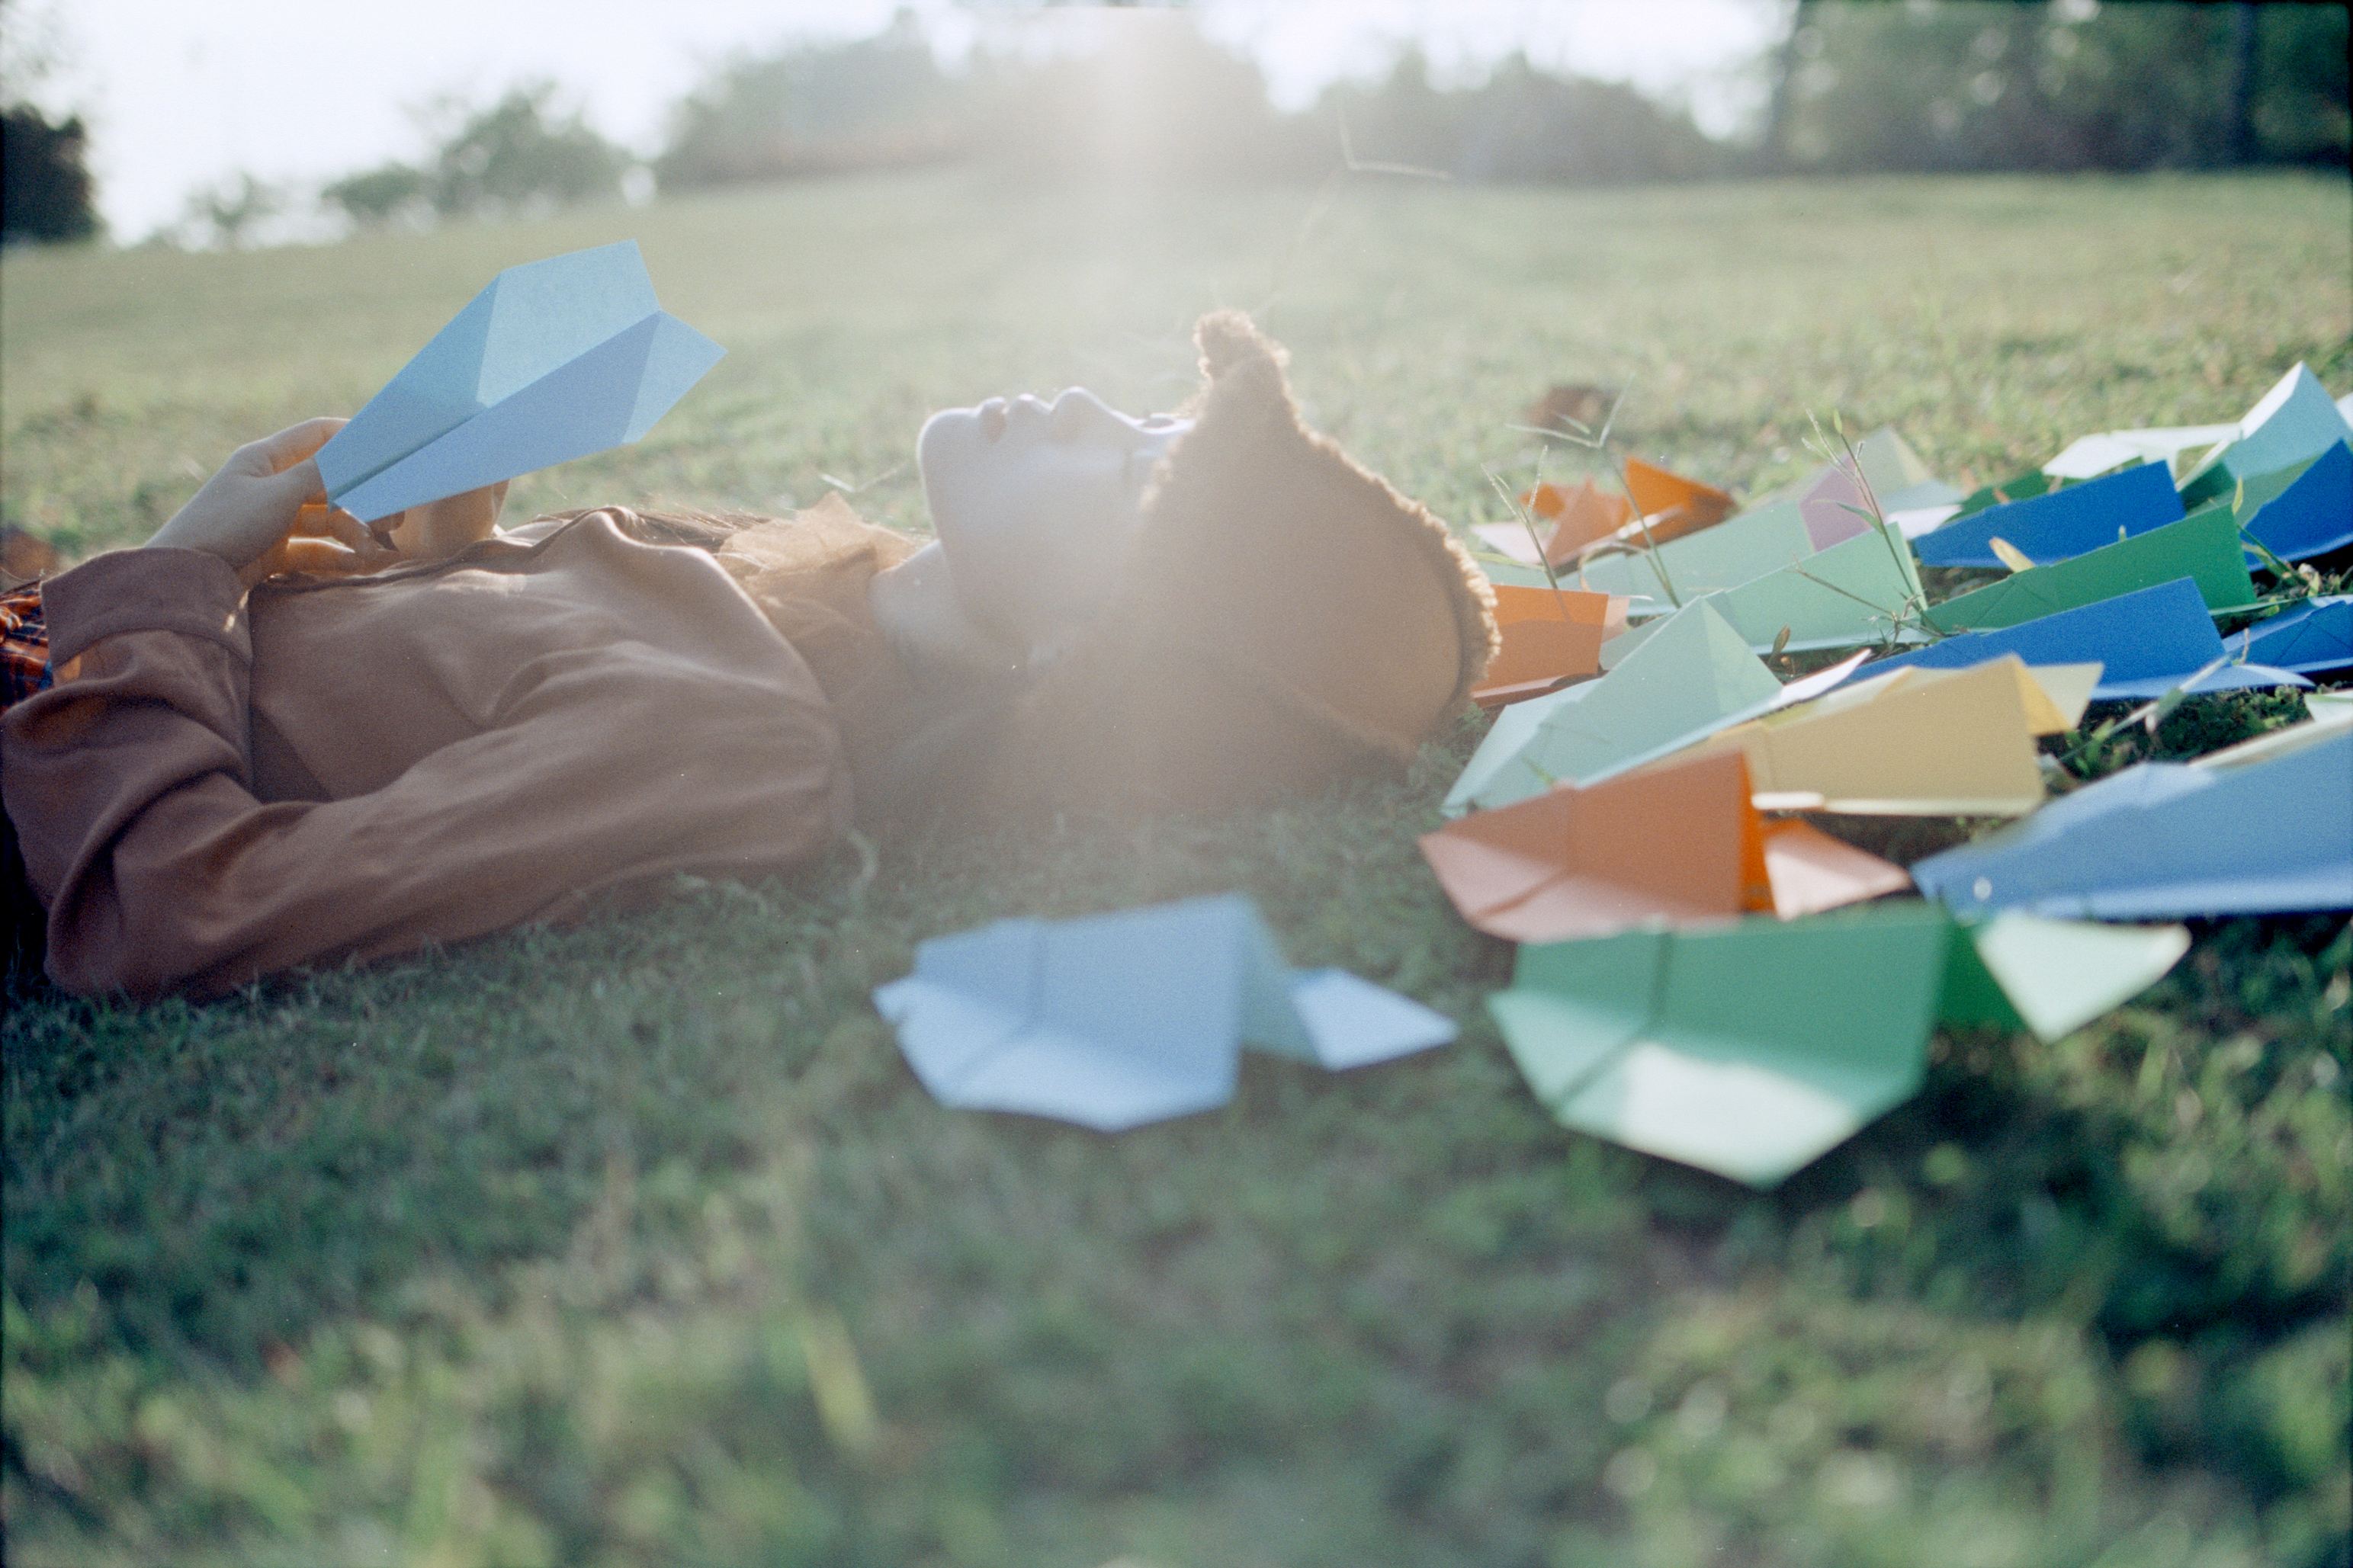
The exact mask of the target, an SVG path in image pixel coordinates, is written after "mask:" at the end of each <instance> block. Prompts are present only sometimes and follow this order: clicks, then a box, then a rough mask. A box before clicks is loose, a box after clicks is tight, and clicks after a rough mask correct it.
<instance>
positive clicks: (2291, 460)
mask: <svg viewBox="0 0 2353 1568" xmlns="http://www.w3.org/2000/svg"><path fill="white" fill-rule="evenodd" d="M2346 440H2353V427H2348V425H2347V423H2346V418H2345V416H2344V414H2343V413H2342V412H2341V411H2339V409H2338V408H2337V405H2336V404H2334V403H2332V402H2330V401H2329V400H2328V394H2327V392H2326V391H2325V390H2323V389H2322V387H2321V384H2320V382H2319V379H2318V378H2317V377H2316V376H2315V375H2314V374H2312V372H2311V371H2309V370H2307V369H2306V368H2305V366H2303V365H2302V364H2298V365H2297V366H2296V367H2295V369H2294V370H2291V371H2289V372H2288V373H2287V374H2285V375H2284V376H2282V377H2280V378H2279V380H2278V381H2277V382H2276V383H2274V384H2273V386H2272V389H2271V390H2270V391H2269V392H2266V393H2264V394H2263V399H2262V401H2260V402H2258V403H2257V404H2256V405H2254V406H2253V408H2251V409H2249V410H2248V411H2247V416H2246V417H2245V418H2244V419H2242V420H2240V421H2239V428H2238V432H2237V435H2236V437H2235V438H2233V439H2232V440H2231V441H2229V442H2227V443H2225V444H2224V445H2222V446H2221V447H2217V448H2215V450H2214V452H2213V453H2212V454H2211V456H2210V457H2208V458H2206V459H2205V460H2204V461H2203V462H2201V463H2200V464H2199V466H2198V467H2197V468H2194V469H2192V470H2191V472H2190V473H2189V477H2188V478H2186V479H2183V480H2182V481H2181V493H2182V495H2183V496H2184V497H2186V498H2187V499H2188V500H2189V502H2190V504H2192V505H2196V504H2197V503H2199V502H2200V501H2207V500H2213V499H2214V498H2215V497H2217V496H2227V495H2229V494H2230V493H2231V492H2232V490H2234V489H2237V488H2238V487H2239V486H2240V485H2242V484H2246V483H2249V482H2251V481H2253V479H2257V478H2259V477H2261V476H2262V475H2264V474H2273V473H2277V472H2278V471H2279V470H2280V469H2282V468H2294V467H2295V466H2296V465H2297V464H2299V463H2307V462H2310V461H2311V460H2312V459H2313V458H2317V457H2318V456H2320V454H2321V453H2323V452H2325V451H2327V449H2328V448H2329V447H2333V446H2336V445H2337V444H2338V443H2339V442H2342V441H2346Z"/></svg>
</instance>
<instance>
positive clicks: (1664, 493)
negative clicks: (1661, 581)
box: [1626, 458, 1733, 544]
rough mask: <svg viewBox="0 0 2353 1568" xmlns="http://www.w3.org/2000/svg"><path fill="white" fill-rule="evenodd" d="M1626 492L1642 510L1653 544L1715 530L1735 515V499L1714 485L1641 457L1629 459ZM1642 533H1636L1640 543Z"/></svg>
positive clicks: (1639, 531)
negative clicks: (1706, 529)
mask: <svg viewBox="0 0 2353 1568" xmlns="http://www.w3.org/2000/svg"><path fill="white" fill-rule="evenodd" d="M1626 492H1627V493H1628V494H1629V495H1630V496H1632V497H1633V498H1634V504H1635V505H1636V506H1638V507H1640V508H1641V509H1642V517H1643V520H1644V521H1645V522H1646V523H1647V524H1648V529H1647V531H1648V532H1649V534H1650V540H1651V543H1653V544H1664V543H1665V542H1667V541H1668V540H1670V539H1681V538H1682V537H1683V535H1684V534H1686V533H1697V532H1698V531H1700V530H1701V529H1703V528H1713V527H1714V526H1715V524H1717V523H1719V522H1722V521H1724V520H1725V518H1727V517H1730V516H1731V515H1732V508H1733V500H1732V497H1731V496H1730V495H1729V494H1727V493H1725V491H1723V490H1720V489H1716V488H1715V486H1714V485H1704V484H1702V483H1700V482H1699V481H1698V480H1697V479H1685V478H1684V477H1683V475H1681V474H1676V473H1670V472H1668V471H1667V470H1666V469H1664V468H1659V467H1657V466H1656V465H1654V464H1651V463H1646V462H1644V461H1642V459H1641V458H1627V459H1626ZM1641 533H1642V530H1636V531H1634V533H1633V537H1634V538H1635V540H1636V541H1637V542H1640V538H1641Z"/></svg>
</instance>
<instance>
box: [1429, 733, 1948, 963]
mask: <svg viewBox="0 0 2353 1568" xmlns="http://www.w3.org/2000/svg"><path fill="white" fill-rule="evenodd" d="M1421 853H1422V857H1423V858H1425V859H1427V860H1428V861H1429V862H1430V869H1431V870H1432V871H1434V872H1436V873H1437V875H1438V881H1439V885H1440V887H1442V888H1443V889H1445V890H1446V896H1447V898H1448V899H1449V900H1451V901H1452V903H1453V905H1454V907H1455V909H1456V910H1458V911H1459V912H1460V913H1461V916H1462V918H1463V919H1464V920H1465V921H1468V922H1470V923H1471V924H1472V925H1473V926H1475V927H1477V928H1478V929H1479V930H1481V931H1485V932H1487V933H1488V934H1489V935H1491V936H1499V937H1502V938H1504V940H1505V941H1507V942H1560V941H1564V940H1567V939H1569V938H1574V937H1589V936H1606V935H1609V934H1610V933H1611V932H1614V931H1625V930H1628V929H1630V928H1631V927H1634V926H1639V925H1643V924H1650V923H1656V922H1659V921H1684V922H1688V921H1725V920H1731V919H1735V918H1736V917H1737V916H1739V915H1740V914H1741V913H1742V912H1743V911H1745V910H1771V911H1773V912H1774V913H1776V914H1778V915H1779V916H1780V917H1781V918H1782V919H1784V920H1788V919H1791V918H1794V917H1796V916H1798V915H1802V914H1812V913H1816V912H1819V911H1820V910H1827V909H1834V908H1836V907H1838V906H1839V905H1841V904H1851V903H1856V902H1860V901H1861V900H1864V899H1873V898H1877V897H1878V896H1879V895H1880V894H1882V893H1892V892H1896V891H1899V890H1901V889H1905V888H1908V887H1910V886H1911V885H1912V883H1911V879H1910V878H1908V877H1906V876H1905V874H1904V870H1903V868H1901V867H1898V866H1894V865H1890V864H1889V863H1888V862H1887V861H1885V860H1883V859H1881V858H1879V857H1877V856H1876V855H1872V854H1868V853H1866V852H1864V851H1863V850H1861V849H1857V848H1854V847H1852V846H1851V845H1848V844H1845V843H1842V842H1841V841H1840V840H1838V839H1836V838H1833V837H1831V836H1830V835H1829V834H1827V833H1823V832H1821V831H1820V829H1818V828H1815V827H1812V826H1809V825H1807V824H1805V823H1802V822H1787V821H1782V822H1772V823H1767V822H1766V821H1765V820H1764V819H1763V818H1761V817H1759V816H1757V808H1756V807H1755V806H1754V805H1751V804H1750V802H1749V787H1748V770H1747V766H1746V763H1743V762H1742V760H1741V757H1740V754H1739V753H1738V752H1726V753H1724V754H1721V755H1715V756H1700V757H1694V758H1690V759H1686V760H1683V761H1678V762H1673V763H1659V764H1657V765H1656V766H1653V767H1651V768H1650V769H1647V770H1645V771H1643V772H1641V773H1629V774H1624V775H1621V776H1620V777H1618V778H1614V779H1610V780H1608V781H1606V782H1604V783H1601V784H1595V785H1593V786H1592V787H1591V788H1589V789H1577V788H1575V787H1573V786H1568V785H1563V786H1562V787H1560V788H1558V789H1555V790H1549V791H1546V793H1545V794H1543V795H1536V796H1535V797H1533V798H1531V799H1528V800H1524V801H1521V802H1519V803H1518V804H1517V805H1507V806H1504V807H1503V808H1502V809H1500V810H1496V811H1481V812H1473V813H1472V814H1471V815H1470V816H1465V817H1461V818H1460V819H1458V820H1456V821H1454V822H1451V823H1449V824H1447V826H1444V827H1441V828H1440V829H1439V830H1438V831H1437V832H1435V833H1430V834H1425V835H1423V836H1422V839H1421Z"/></svg>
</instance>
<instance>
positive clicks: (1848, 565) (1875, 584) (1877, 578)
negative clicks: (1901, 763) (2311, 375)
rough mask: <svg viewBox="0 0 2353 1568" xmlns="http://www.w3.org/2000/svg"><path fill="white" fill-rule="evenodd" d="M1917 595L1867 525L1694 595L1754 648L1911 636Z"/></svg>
mask: <svg viewBox="0 0 2353 1568" xmlns="http://www.w3.org/2000/svg"><path fill="white" fill-rule="evenodd" d="M1891 532H1892V531H1891ZM1920 599H1921V589H1920V577H1919V573H1918V572H1917V570H1916V569H1915V567H1914V565H1913V563H1912V551H1911V549H1910V547H1909V546H1907V545H1906V544H1905V542H1904V540H1903V538H1902V537H1901V536H1900V535H1897V536H1895V537H1893V538H1890V537H1885V536H1883V535H1882V534H1881V533H1880V531H1879V530H1878V529H1877V528H1874V527H1871V526H1869V525H1865V530H1864V531H1863V532H1862V533H1859V534H1856V535H1855V536H1854V537H1852V538H1851V539H1847V540H1843V541H1841V542H1839V543H1836V544H1833V545H1831V547H1830V548H1829V549H1827V550H1823V551H1820V552H1816V553H1814V554H1812V555H1809V556H1807V557H1806V558H1805V559H1804V560H1803V561H1799V562H1796V563H1792V564H1790V565H1788V566H1784V567H1782V568H1781V569H1780V570H1779V571H1778V572H1767V574H1765V575H1763V576H1762V577H1759V578H1757V579H1756V580H1755V581H1754V582H1749V583H1744V584H1741V585H1740V586H1739V587H1737V588H1726V589H1724V590H1723V591H1722V592H1720V593H1715V594H1709V595H1704V596H1703V597H1702V598H1701V599H1700V600H1699V601H1697V602H1698V603H1701V604H1704V605H1709V606H1710V607H1712V608H1713V609H1714V610H1715V613H1716V614H1717V615H1719V616H1723V617H1724V618H1725V622H1726V623H1727V624H1729V625H1730V626H1731V627H1732V629H1733V630H1734V631H1736V632H1737V633H1739V634H1740V636H1741V637H1743V638H1745V639H1746V641H1747V644H1748V647H1749V648H1750V650H1751V651H1752V652H1756V653H1770V652H1771V651H1772V650H1773V647H1774V644H1775V642H1776V641H1777V640H1778V638H1779V637H1780V636H1781V634H1782V633H1783V632H1784V631H1785V630H1786V631H1787V632H1788V643H1787V644H1786V645H1784V646H1785V647H1787V648H1788V649H1789V650H1791V651H1803V650H1807V649H1814V648H1831V647H1863V646H1864V645H1866V644H1868V645H1870V646H1872V647H1894V645H1896V644H1897V643H1902V642H1916V641H1918V640H1920V636H1921V634H1920V633H1918V632H1917V631H1915V630H1914V629H1912V628H1910V627H1908V626H1899V625H1898V621H1899V619H1900V618H1901V617H1902V616H1903V614H1904V610H1905V605H1906V604H1907V603H1908V604H1910V605H1913V606H1914V607H1915V608H1916V607H1917V606H1918V605H1919V602H1920ZM2240 602H2241V603H2244V602H2245V601H2244V600H2242V601H2240ZM1665 624H1666V623H1665V622H1663V621H1651V622H1650V623H1648V624H1646V625H1643V626H1630V627H1629V628H1628V629H1627V630H1625V631H1623V632H1620V634H1619V635H1618V636H1616V637H1611V638H1610V639H1609V641H1607V642H1605V643H1603V644H1602V645H1601V668H1604V669H1611V668H1616V667H1617V666H1618V665H1619V664H1620V663H1622V662H1623V661H1624V660H1625V659H1626V658H1628V657H1629V656H1630V655H1631V654H1632V653H1633V651H1634V649H1635V648H1637V647H1641V645H1642V642H1643V641H1644V639H1646V638H1647V637H1650V636H1651V634H1652V632H1653V631H1654V630H1655V628H1657V627H1659V626H1664V625H1665Z"/></svg>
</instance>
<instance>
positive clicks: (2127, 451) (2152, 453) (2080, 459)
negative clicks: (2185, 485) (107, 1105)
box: [2042, 425, 2239, 479]
mask: <svg viewBox="0 0 2353 1568" xmlns="http://www.w3.org/2000/svg"><path fill="white" fill-rule="evenodd" d="M2238 433H2239V427H2238V426H2236V425H2169V426H2159V427H2158V428H2156V429H2151V430H2103V431H2101V432H2100V433H2099V434H2098V435H2096V436H2079V437H2076V438H2075V439H2074V440H2073V441H2071V442H2069V443H2068V444H2067V446H2066V447H2065V449H2064V450H2063V451H2062V452H2060V454H2059V455H2058V456H2057V457H2055V458H2052V459H2051V460H2050V461H2049V462H2047V463H2045V464H2043V465H2042V471H2043V472H2044V473H2046V474H2049V475H2050V476H2051V477H2052V479H2097V478H2099V477H2100V476H2101V475H2102V474H2105V473H2107V472H2109V471H2111V470H2113V469H2116V468H2125V467H2126V466H2127V465H2131V464H2137V463H2148V462H2162V463H2168V464H2170V463H2171V462H2172V461H2173V460H2174V459H2175V458H2178V457H2179V456H2180V455H2181V454H2182V453H2184V452H2200V451H2203V450H2204V449H2205V448H2207V447H2212V446H2215V445H2217V444H2218V443H2220V442H2223V441H2228V440H2230V439H2231V438H2232V437H2235V436H2237V435H2238Z"/></svg>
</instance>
